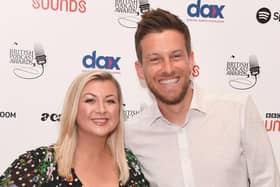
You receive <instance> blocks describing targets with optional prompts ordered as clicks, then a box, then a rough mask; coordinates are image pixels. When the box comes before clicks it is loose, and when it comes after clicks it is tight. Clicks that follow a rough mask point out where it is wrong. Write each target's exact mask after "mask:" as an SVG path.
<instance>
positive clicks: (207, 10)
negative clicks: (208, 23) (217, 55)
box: [187, 0, 225, 19]
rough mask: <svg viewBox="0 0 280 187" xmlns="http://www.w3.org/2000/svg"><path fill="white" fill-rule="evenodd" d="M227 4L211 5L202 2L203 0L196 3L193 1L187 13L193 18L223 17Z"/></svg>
mask: <svg viewBox="0 0 280 187" xmlns="http://www.w3.org/2000/svg"><path fill="white" fill-rule="evenodd" d="M224 8H225V5H221V6H218V5H211V4H201V0H197V2H196V3H192V4H190V5H189V6H188V7H187V13H188V15H189V16H190V17H193V18H199V17H203V18H220V19H223V18H224V15H223V9H224Z"/></svg>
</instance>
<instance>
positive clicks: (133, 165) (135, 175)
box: [125, 148, 149, 187]
mask: <svg viewBox="0 0 280 187" xmlns="http://www.w3.org/2000/svg"><path fill="white" fill-rule="evenodd" d="M125 153H126V160H127V164H128V168H129V175H130V177H129V180H128V182H127V184H126V185H125V186H141V187H142V186H143V187H148V186H149V182H148V181H147V179H146V178H145V176H144V174H143V173H142V170H141V164H140V162H139V161H138V160H137V158H136V156H135V155H134V154H133V152H132V151H131V150H130V149H128V148H125Z"/></svg>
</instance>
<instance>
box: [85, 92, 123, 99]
mask: <svg viewBox="0 0 280 187" xmlns="http://www.w3.org/2000/svg"><path fill="white" fill-rule="evenodd" d="M87 95H90V96H93V97H98V96H97V95H95V94H92V93H90V92H87V93H85V94H83V95H82V97H85V96H87ZM108 97H116V98H118V96H117V95H114V94H110V95H106V96H105V98H108Z"/></svg>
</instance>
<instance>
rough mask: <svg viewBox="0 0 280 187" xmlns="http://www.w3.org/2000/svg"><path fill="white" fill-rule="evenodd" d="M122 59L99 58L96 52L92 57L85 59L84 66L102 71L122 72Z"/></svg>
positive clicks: (87, 56)
mask: <svg viewBox="0 0 280 187" xmlns="http://www.w3.org/2000/svg"><path fill="white" fill-rule="evenodd" d="M120 59H121V57H112V56H98V55H97V54H96V51H93V52H92V54H91V55H86V56H84V57H83V62H82V63H83V66H84V67H85V68H92V69H102V70H120V67H119V61H120Z"/></svg>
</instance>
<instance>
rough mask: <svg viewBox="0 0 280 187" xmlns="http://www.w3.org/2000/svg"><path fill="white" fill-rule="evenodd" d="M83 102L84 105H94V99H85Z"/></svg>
mask: <svg viewBox="0 0 280 187" xmlns="http://www.w3.org/2000/svg"><path fill="white" fill-rule="evenodd" d="M85 102H86V103H94V102H95V99H86V100H85Z"/></svg>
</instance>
